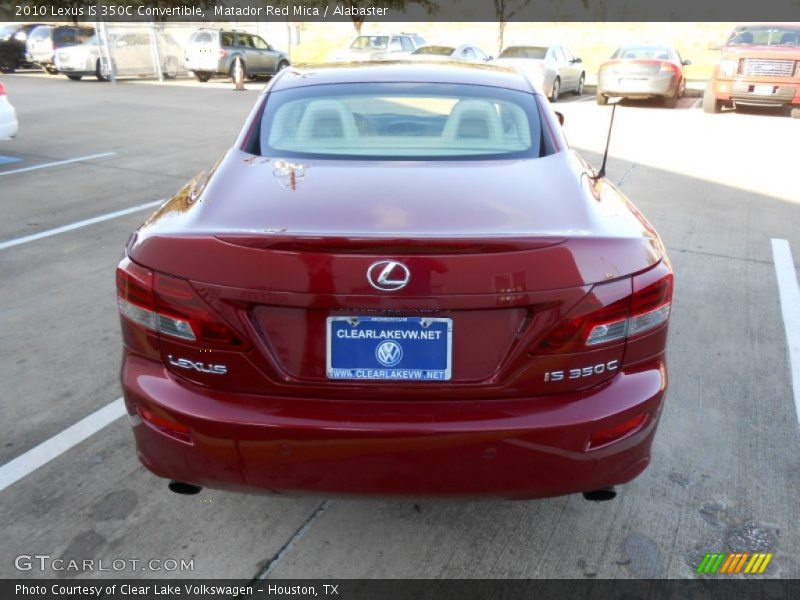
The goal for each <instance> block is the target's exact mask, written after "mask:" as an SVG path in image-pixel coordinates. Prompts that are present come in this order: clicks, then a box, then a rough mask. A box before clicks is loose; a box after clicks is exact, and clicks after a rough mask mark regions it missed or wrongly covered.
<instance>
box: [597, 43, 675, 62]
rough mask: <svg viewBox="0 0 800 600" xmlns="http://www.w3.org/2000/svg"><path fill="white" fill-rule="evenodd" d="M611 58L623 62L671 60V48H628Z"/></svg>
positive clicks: (620, 50)
mask: <svg viewBox="0 0 800 600" xmlns="http://www.w3.org/2000/svg"><path fill="white" fill-rule="evenodd" d="M611 58H619V59H622V60H638V59H654V60H669V59H670V51H669V48H666V47H664V46H627V47H625V48H620V49H619V50H617V51H616V52H615V53H614V56H612V57H611Z"/></svg>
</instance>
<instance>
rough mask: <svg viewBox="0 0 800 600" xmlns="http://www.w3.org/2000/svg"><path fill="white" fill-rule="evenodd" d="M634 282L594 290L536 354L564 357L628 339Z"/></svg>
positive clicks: (608, 285)
mask: <svg viewBox="0 0 800 600" xmlns="http://www.w3.org/2000/svg"><path fill="white" fill-rule="evenodd" d="M630 297H631V280H630V279H620V280H618V281H612V282H611V283H603V284H600V285H596V286H594V287H593V288H592V290H591V291H590V292H589V294H588V295H587V296H586V298H584V299H583V300H582V301H581V302H580V303H579V304H578V306H576V307H575V308H574V309H572V310H571V311H570V312H569V314H568V315H567V316H566V317H565V319H564V320H562V322H561V324H560V325H559V326H558V327H556V329H555V330H554V331H552V332H551V333H550V334H549V335H548V336H547V337H546V338H545V339H544V340H542V341H541V342H540V343H539V345H538V347H537V348H536V351H537V352H545V353H548V354H565V353H568V352H579V351H581V350H591V349H593V347H595V346H598V345H600V344H606V343H610V342H613V341H616V340H620V339H623V338H624V337H625V324H626V323H627V319H628V316H629V315H630Z"/></svg>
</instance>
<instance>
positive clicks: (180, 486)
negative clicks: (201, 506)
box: [167, 481, 203, 496]
mask: <svg viewBox="0 0 800 600" xmlns="http://www.w3.org/2000/svg"><path fill="white" fill-rule="evenodd" d="M167 487H169V489H170V490H171V491H173V492H175V493H176V494H181V495H182V496H194V495H195V494H199V493H200V492H202V491H203V488H201V487H200V486H199V485H192V484H191V483H185V482H183V481H170V482H169V485H168V486H167Z"/></svg>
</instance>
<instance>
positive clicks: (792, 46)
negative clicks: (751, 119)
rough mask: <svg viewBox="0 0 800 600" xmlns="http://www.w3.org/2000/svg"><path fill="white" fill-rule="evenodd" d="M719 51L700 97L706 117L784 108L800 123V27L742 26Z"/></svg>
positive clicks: (795, 25) (782, 25) (775, 25)
mask: <svg viewBox="0 0 800 600" xmlns="http://www.w3.org/2000/svg"><path fill="white" fill-rule="evenodd" d="M721 50H722V56H721V57H720V61H719V63H718V64H717V66H716V67H715V68H714V74H713V76H712V78H711V81H709V83H708V86H707V87H706V91H705V94H704V95H703V110H704V111H705V112H707V113H718V112H721V111H722V109H723V108H724V107H732V108H736V107H737V106H740V105H750V106H785V107H791V109H792V110H791V112H792V116H793V117H798V118H800V24H788V23H783V24H769V23H758V24H753V25H740V26H739V27H736V28H735V29H734V30H733V32H732V33H731V35H730V37H729V38H728V41H727V42H726V43H725V45H724V46H723V47H722V48H721Z"/></svg>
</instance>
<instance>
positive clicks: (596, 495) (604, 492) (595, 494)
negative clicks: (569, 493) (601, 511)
mask: <svg viewBox="0 0 800 600" xmlns="http://www.w3.org/2000/svg"><path fill="white" fill-rule="evenodd" d="M583 497H584V499H585V500H589V501H590V502H608V501H609V500H613V499H614V498H616V497H617V491H616V490H615V489H614V486H611V487H607V488H603V489H600V490H592V491H591V492H583Z"/></svg>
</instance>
